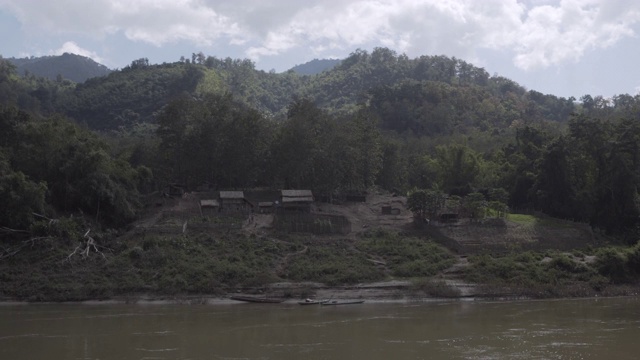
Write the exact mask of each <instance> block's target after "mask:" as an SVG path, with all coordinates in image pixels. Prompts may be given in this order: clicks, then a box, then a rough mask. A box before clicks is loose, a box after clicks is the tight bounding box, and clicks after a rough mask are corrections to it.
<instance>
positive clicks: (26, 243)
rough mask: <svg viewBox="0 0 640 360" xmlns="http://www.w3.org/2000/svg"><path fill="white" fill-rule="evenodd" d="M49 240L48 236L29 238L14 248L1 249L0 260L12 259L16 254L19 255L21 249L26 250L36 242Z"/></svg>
mask: <svg viewBox="0 0 640 360" xmlns="http://www.w3.org/2000/svg"><path fill="white" fill-rule="evenodd" d="M48 239H51V237H50V236H41V237H34V238H30V239H27V240H24V241H22V242H21V243H20V245H19V246H17V247H14V248H5V247H3V248H2V252H1V253H0V260H3V259H6V258H9V257H12V256H14V255H16V254H17V253H19V252H20V251H22V249H24V248H26V247H27V246H29V247H33V246H34V245H35V243H36V241H39V240H48Z"/></svg>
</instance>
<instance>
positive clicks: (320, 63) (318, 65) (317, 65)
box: [291, 59, 342, 75]
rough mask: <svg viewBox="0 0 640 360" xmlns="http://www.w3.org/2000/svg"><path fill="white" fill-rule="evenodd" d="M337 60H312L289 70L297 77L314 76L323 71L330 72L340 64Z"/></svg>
mask: <svg viewBox="0 0 640 360" xmlns="http://www.w3.org/2000/svg"><path fill="white" fill-rule="evenodd" d="M341 61H342V60H339V59H313V60H311V61H309V62H306V63H304V64H300V65H296V66H294V67H292V68H291V70H293V71H294V72H295V73H296V74H298V75H316V74H319V73H321V72H323V71H325V70H330V69H332V68H333V67H335V66H336V65H338V64H340V62H341Z"/></svg>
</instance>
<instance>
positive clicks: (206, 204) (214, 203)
mask: <svg viewBox="0 0 640 360" xmlns="http://www.w3.org/2000/svg"><path fill="white" fill-rule="evenodd" d="M200 206H202V207H218V206H220V204H218V200H200Z"/></svg>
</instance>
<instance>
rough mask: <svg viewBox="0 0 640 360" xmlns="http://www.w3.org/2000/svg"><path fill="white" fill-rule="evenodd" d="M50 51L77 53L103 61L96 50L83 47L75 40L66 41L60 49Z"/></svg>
mask: <svg viewBox="0 0 640 360" xmlns="http://www.w3.org/2000/svg"><path fill="white" fill-rule="evenodd" d="M50 53H51V55H62V54H64V53H70V54H76V55H81V56H85V57H88V58H91V59H93V61H95V62H97V63H101V62H102V58H100V56H98V54H96V53H95V52H94V51H90V50H87V49H83V48H81V47H80V46H78V44H76V43H75V42H73V41H67V42H65V43H64V44H62V46H61V47H60V48H59V49H57V50H54V51H51V52H50Z"/></svg>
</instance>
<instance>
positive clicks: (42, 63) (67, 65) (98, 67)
mask: <svg viewBox="0 0 640 360" xmlns="http://www.w3.org/2000/svg"><path fill="white" fill-rule="evenodd" d="M7 60H9V61H10V62H11V63H13V64H14V65H15V66H16V68H17V73H18V74H19V75H25V74H33V75H35V76H40V77H45V78H48V79H51V80H55V79H56V78H57V77H58V75H60V76H62V78H63V79H67V80H71V81H73V82H76V83H81V82H84V81H86V80H87V79H90V78H94V77H99V76H105V75H108V74H109V73H111V71H112V70H110V69H109V68H107V67H106V66H104V65H102V64H99V63H97V62H95V61H94V60H93V59H90V58H88V57H84V56H80V55H76V54H70V53H64V54H62V55H55V56H42V57H31V58H21V59H20V58H9V59H7Z"/></svg>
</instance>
